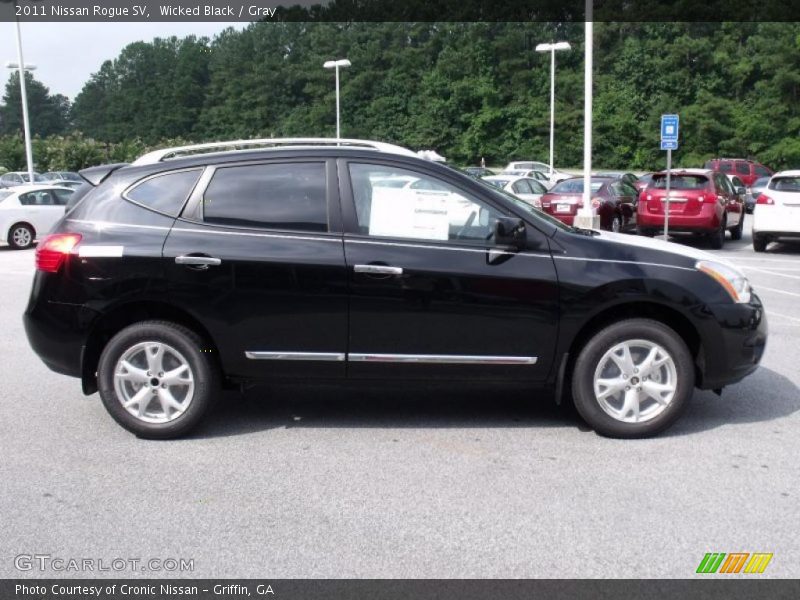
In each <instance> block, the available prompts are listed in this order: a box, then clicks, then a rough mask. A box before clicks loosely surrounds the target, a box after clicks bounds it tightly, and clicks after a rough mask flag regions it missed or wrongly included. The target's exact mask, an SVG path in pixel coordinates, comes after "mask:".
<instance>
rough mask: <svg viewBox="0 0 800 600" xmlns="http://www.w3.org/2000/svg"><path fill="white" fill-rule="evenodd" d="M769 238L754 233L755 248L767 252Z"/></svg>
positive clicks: (757, 250)
mask: <svg viewBox="0 0 800 600" xmlns="http://www.w3.org/2000/svg"><path fill="white" fill-rule="evenodd" d="M767 245H769V240H768V239H767V238H765V237H764V236H763V235H755V234H753V250H754V251H756V252H766V251H767Z"/></svg>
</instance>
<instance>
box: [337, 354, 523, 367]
mask: <svg viewBox="0 0 800 600" xmlns="http://www.w3.org/2000/svg"><path fill="white" fill-rule="evenodd" d="M347 360H349V361H351V362H382V363H423V364H430V365H535V364H536V361H537V360H538V357H536V356H470V355H464V354H361V353H358V352H351V353H350V354H348V355H347Z"/></svg>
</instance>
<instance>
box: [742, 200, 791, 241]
mask: <svg viewBox="0 0 800 600" xmlns="http://www.w3.org/2000/svg"><path fill="white" fill-rule="evenodd" d="M793 212H794V211H793ZM787 213H788V211H786V210H782V207H776V206H763V205H757V206H756V208H755V210H754V211H753V234H754V235H757V234H768V235H770V236H771V237H800V218H798V213H797V212H795V213H794V214H787Z"/></svg>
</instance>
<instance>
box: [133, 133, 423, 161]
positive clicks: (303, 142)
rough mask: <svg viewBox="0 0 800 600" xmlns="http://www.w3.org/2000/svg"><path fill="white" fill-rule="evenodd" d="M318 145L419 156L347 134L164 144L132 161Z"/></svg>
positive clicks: (382, 143) (405, 149)
mask: <svg viewBox="0 0 800 600" xmlns="http://www.w3.org/2000/svg"><path fill="white" fill-rule="evenodd" d="M281 146H282V147H292V146H296V147H314V146H348V147H355V148H370V149H372V150H377V151H379V152H387V153H389V154H402V155H405V156H417V155H416V154H415V153H414V152H412V151H411V150H409V149H408V148H403V147H402V146H395V145H394V144H386V143H384V142H373V141H369V140H353V139H343V138H311V137H309V138H263V139H255V140H235V141H228V142H209V143H207V144H191V145H189V146H175V147H173V148H162V149H161V150H154V151H153V152H148V153H147V154H143V155H142V156H140V157H139V158H137V159H136V160H135V161H133V162H132V163H131V166H132V167H138V166H142V165H153V164H156V163H159V162H161V161H164V160H169V159H175V158H184V157H186V156H191V155H193V154H204V153H206V152H214V151H217V152H225V151H240V152H241V151H244V150H254V149H258V148H275V147H281Z"/></svg>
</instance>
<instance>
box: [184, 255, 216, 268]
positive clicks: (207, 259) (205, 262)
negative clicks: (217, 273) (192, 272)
mask: <svg viewBox="0 0 800 600" xmlns="http://www.w3.org/2000/svg"><path fill="white" fill-rule="evenodd" d="M175 264H177V265H188V266H190V267H216V266H218V265H221V264H222V259H220V258H214V257H213V256H185V255H184V256H176V257H175Z"/></svg>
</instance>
